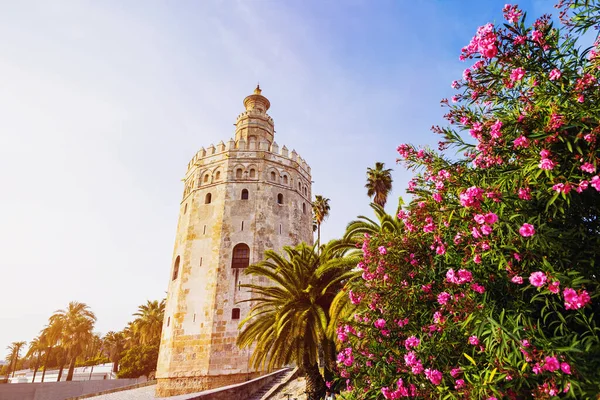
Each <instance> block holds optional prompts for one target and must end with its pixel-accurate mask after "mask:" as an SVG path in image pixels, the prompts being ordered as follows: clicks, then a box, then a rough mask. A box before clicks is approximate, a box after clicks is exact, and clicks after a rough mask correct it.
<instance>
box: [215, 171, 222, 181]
mask: <svg viewBox="0 0 600 400" xmlns="http://www.w3.org/2000/svg"><path fill="white" fill-rule="evenodd" d="M219 179H221V171H217V173H216V174H215V180H217V181H218V180H219Z"/></svg>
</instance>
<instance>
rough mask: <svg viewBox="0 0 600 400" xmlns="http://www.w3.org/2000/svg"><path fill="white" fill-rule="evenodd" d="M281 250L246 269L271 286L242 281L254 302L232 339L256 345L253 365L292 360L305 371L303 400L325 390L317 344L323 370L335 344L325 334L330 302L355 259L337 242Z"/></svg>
mask: <svg viewBox="0 0 600 400" xmlns="http://www.w3.org/2000/svg"><path fill="white" fill-rule="evenodd" d="M283 253H284V255H280V254H278V253H276V252H275V251H272V250H267V251H266V252H265V260H264V261H261V262H259V263H258V264H254V265H251V266H249V267H248V268H247V269H246V272H245V273H246V274H250V275H254V276H259V277H265V278H267V279H268V280H270V281H271V282H272V285H266V286H265V285H263V284H259V285H254V284H248V285H243V286H244V287H247V288H250V289H251V291H252V298H251V299H250V300H248V301H250V302H252V304H253V307H252V309H251V311H250V313H249V315H248V316H247V317H246V318H245V319H244V320H243V321H242V322H241V324H240V328H241V329H242V331H241V332H240V334H239V336H238V339H237V343H238V346H240V347H241V348H244V347H251V346H253V345H256V348H255V350H254V352H253V353H252V357H251V359H250V362H251V363H252V364H253V365H254V367H255V368H264V367H265V366H266V367H267V368H268V369H273V368H275V367H278V366H282V365H287V364H289V363H291V362H296V364H297V365H299V366H300V367H301V368H302V370H303V371H304V373H305V375H306V392H307V394H308V400H316V399H320V398H321V396H323V395H324V393H325V382H324V380H323V376H322V375H321V373H320V371H319V366H318V361H317V360H318V358H319V349H322V350H323V355H324V358H325V367H326V370H330V369H331V366H332V364H333V363H334V362H335V344H334V342H333V340H332V339H333V338H332V337H331V336H330V335H328V334H327V326H328V324H329V307H330V305H331V302H332V301H333V299H334V297H335V296H336V293H337V292H338V291H339V289H340V288H341V287H342V286H343V282H344V281H345V280H346V279H348V278H349V277H351V276H353V275H354V274H355V273H354V272H352V271H351V269H352V268H353V267H354V266H355V265H356V263H357V262H358V260H359V258H358V256H348V255H347V254H346V250H345V249H344V248H343V247H342V246H340V245H339V243H338V242H336V241H332V242H329V243H327V244H326V245H325V246H323V248H322V251H321V253H320V254H319V252H318V251H317V248H316V246H308V245H307V244H305V243H301V244H299V245H298V246H296V247H288V246H286V247H284V248H283Z"/></svg>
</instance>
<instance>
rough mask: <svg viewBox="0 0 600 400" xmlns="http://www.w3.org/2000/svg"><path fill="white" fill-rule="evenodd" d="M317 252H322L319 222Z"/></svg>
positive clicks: (318, 225) (319, 225)
mask: <svg viewBox="0 0 600 400" xmlns="http://www.w3.org/2000/svg"><path fill="white" fill-rule="evenodd" d="M317 252H318V253H321V224H317Z"/></svg>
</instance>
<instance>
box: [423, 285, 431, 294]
mask: <svg viewBox="0 0 600 400" xmlns="http://www.w3.org/2000/svg"><path fill="white" fill-rule="evenodd" d="M421 290H422V291H424V292H425V293H431V284H428V285H422V286H421Z"/></svg>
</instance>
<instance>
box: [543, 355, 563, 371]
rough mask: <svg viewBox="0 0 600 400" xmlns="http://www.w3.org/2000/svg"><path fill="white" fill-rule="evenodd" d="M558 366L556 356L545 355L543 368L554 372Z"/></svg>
mask: <svg viewBox="0 0 600 400" xmlns="http://www.w3.org/2000/svg"><path fill="white" fill-rule="evenodd" d="M559 368H560V363H559V362H558V360H557V359H556V357H546V358H545V359H544V369H545V370H546V371H549V372H554V371H556V370H557V369H559Z"/></svg>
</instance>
